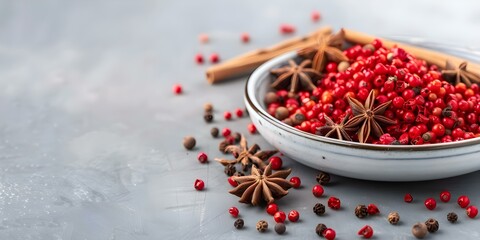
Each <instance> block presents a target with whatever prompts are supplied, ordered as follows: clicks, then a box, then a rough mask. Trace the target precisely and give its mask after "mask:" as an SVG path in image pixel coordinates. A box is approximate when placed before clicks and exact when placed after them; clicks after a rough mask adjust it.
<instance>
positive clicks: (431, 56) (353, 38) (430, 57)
mask: <svg viewBox="0 0 480 240" xmlns="http://www.w3.org/2000/svg"><path fill="white" fill-rule="evenodd" d="M343 31H344V32H345V40H347V41H349V42H352V43H358V44H361V45H365V44H367V43H371V42H372V41H373V40H374V39H375V38H378V37H374V36H370V35H368V34H365V33H361V32H356V31H353V30H350V29H343ZM378 39H380V40H382V43H383V46H385V47H386V48H392V47H394V46H398V47H400V48H403V49H405V50H406V51H407V52H409V53H410V54H412V55H413V56H415V57H416V58H419V59H423V60H425V61H426V62H427V63H429V64H434V65H437V66H438V67H440V68H442V69H445V68H446V63H447V60H448V61H450V62H451V63H453V65H455V66H459V65H460V63H462V62H468V61H466V60H465V59H462V58H459V57H455V56H452V55H449V54H445V53H441V52H437V51H433V50H428V49H425V48H421V47H415V46H412V45H408V44H404V43H399V42H395V41H391V40H387V39H383V38H378ZM467 68H468V69H467V70H468V71H470V72H473V73H476V74H478V75H480V64H478V63H473V62H468V65H467Z"/></svg>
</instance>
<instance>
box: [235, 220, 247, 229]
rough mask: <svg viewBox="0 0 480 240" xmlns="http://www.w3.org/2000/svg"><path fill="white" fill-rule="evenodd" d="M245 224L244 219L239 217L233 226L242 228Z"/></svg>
mask: <svg viewBox="0 0 480 240" xmlns="http://www.w3.org/2000/svg"><path fill="white" fill-rule="evenodd" d="M244 224H245V223H244V221H243V219H241V218H239V219H237V220H235V222H234V223H233V226H234V227H235V228H236V229H242V228H243V225H244Z"/></svg>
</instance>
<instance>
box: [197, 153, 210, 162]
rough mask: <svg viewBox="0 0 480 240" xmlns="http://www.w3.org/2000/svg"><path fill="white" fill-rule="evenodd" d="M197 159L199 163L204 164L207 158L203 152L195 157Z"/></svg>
mask: <svg viewBox="0 0 480 240" xmlns="http://www.w3.org/2000/svg"><path fill="white" fill-rule="evenodd" d="M197 159H198V161H199V162H200V163H206V162H208V156H207V154H206V153H204V152H200V153H199V154H198V156H197Z"/></svg>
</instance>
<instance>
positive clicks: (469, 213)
mask: <svg viewBox="0 0 480 240" xmlns="http://www.w3.org/2000/svg"><path fill="white" fill-rule="evenodd" d="M465 213H466V214H467V216H468V217H469V218H475V217H476V216H477V214H478V208H477V207H475V206H468V207H467V209H465Z"/></svg>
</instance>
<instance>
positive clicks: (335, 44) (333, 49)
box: [298, 30, 348, 72]
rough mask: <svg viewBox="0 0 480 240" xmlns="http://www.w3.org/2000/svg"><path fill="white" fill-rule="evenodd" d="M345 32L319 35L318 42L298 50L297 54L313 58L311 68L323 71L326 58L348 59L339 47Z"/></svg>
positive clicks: (332, 59) (333, 60)
mask: <svg viewBox="0 0 480 240" xmlns="http://www.w3.org/2000/svg"><path fill="white" fill-rule="evenodd" d="M344 35H345V32H344V31H343V30H340V31H339V32H338V33H336V34H332V35H329V36H320V37H319V38H318V44H317V45H316V46H314V47H307V48H304V49H301V50H299V51H298V55H300V56H302V57H304V58H308V59H313V60H312V62H313V66H312V67H313V69H315V70H316V71H318V72H321V71H323V69H324V67H325V65H326V63H327V60H330V61H332V62H337V63H338V62H342V61H348V58H347V57H346V56H345V55H344V54H343V52H342V50H341V47H342V45H343V43H344Z"/></svg>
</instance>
